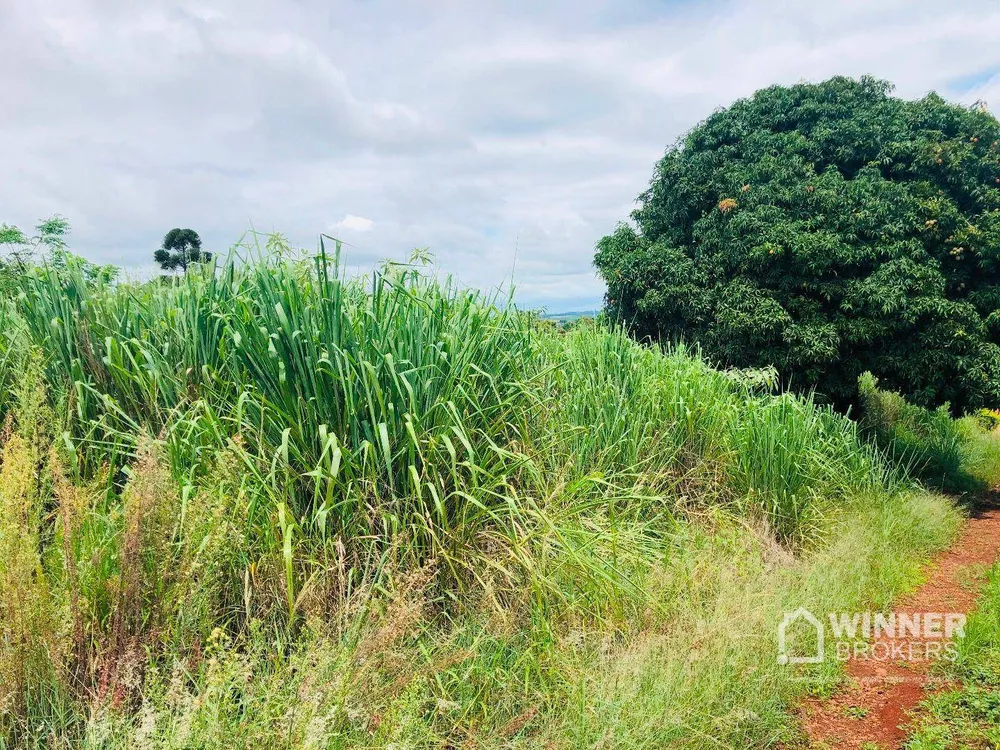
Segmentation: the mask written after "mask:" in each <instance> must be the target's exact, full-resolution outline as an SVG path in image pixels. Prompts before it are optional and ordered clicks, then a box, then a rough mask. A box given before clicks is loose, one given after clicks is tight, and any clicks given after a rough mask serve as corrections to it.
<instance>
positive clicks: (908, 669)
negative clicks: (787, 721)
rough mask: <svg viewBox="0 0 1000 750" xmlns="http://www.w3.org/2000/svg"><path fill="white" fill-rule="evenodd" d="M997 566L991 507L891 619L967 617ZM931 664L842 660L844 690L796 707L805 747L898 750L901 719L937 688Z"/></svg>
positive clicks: (997, 528) (997, 527) (911, 640)
mask: <svg viewBox="0 0 1000 750" xmlns="http://www.w3.org/2000/svg"><path fill="white" fill-rule="evenodd" d="M998 559H1000V509H996V508H995V507H994V508H993V509H991V510H984V511H982V512H980V513H978V514H976V515H974V516H973V517H972V518H970V519H969V521H968V522H967V524H966V525H965V528H964V529H963V531H962V533H961V536H960V537H959V539H958V541H957V542H956V543H955V544H954V545H953V546H952V547H951V548H950V549H948V550H947V551H946V552H945V553H943V554H942V555H941V556H940V557H939V558H938V559H937V560H936V561H935V562H934V564H933V566H932V570H931V575H930V578H928V580H927V582H926V583H925V584H924V585H923V586H921V587H920V588H919V589H918V590H917V591H916V592H914V593H913V594H912V595H910V596H908V597H906V598H904V599H903V600H901V601H900V604H899V607H898V608H897V609H896V615H897V617H899V615H903V614H905V615H913V614H914V613H925V612H939V613H948V612H958V613H968V612H970V611H971V610H972V609H973V606H974V604H975V601H976V598H977V596H978V595H979V591H980V588H981V583H982V581H983V575H984V573H985V572H986V570H987V569H988V568H989V566H991V565H992V564H993V563H994V562H995V561H997V560H998ZM881 641H885V643H884V646H885V647H891V646H892V645H895V646H898V647H901V648H902V649H903V651H902V653H904V654H905V653H914V652H915V653H918V654H922V653H926V651H925V649H927V648H928V645H929V641H926V640H924V639H922V638H920V637H907V638H905V639H896V640H895V641H886V639H881ZM881 641H880V643H879V645H880V646H882V645H883V643H882V642H881ZM932 648H933V647H932ZM882 653H883V654H884V653H888V652H887V651H885V650H883V651H882ZM893 653H899V652H895V651H894V652H893ZM931 663H932V662H931V661H929V660H926V659H916V660H910V661H904V660H898V661H892V660H890V659H880V660H871V659H852V660H851V661H849V662H848V664H847V666H846V672H847V676H848V678H849V682H848V684H847V686H846V687H845V688H843V689H842V690H841V691H840V692H839V693H837V694H836V695H834V696H833V697H832V698H829V699H826V700H822V699H810V700H807V701H806V702H805V703H804V704H803V706H802V709H801V718H802V724H803V727H804V729H805V731H806V734H807V736H808V738H809V747H812V748H837V750H860V749H861V748H865V750H868V749H869V748H875V747H878V748H883V749H885V750H888V748H899V747H902V743H903V742H904V740H905V739H906V731H905V729H904V727H905V726H906V724H907V722H908V721H909V712H910V711H911V710H912V709H913V708H915V707H916V705H917V704H918V703H920V702H921V701H922V700H923V699H924V698H925V697H926V696H927V695H928V694H929V693H930V692H933V691H934V690H935V689H939V688H941V687H942V684H941V682H940V681H939V680H938V679H937V678H934V677H933V676H932V675H931V674H930V666H931Z"/></svg>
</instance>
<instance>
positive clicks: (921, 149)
mask: <svg viewBox="0 0 1000 750" xmlns="http://www.w3.org/2000/svg"><path fill="white" fill-rule="evenodd" d="M891 90H892V87H891V86H890V84H888V83H886V82H884V81H878V80H874V79H871V78H862V79H860V80H852V79H849V78H840V77H838V78H833V79H831V80H829V81H826V82H824V83H820V84H799V85H796V86H791V87H782V86H774V87H771V88H768V89H764V90H762V91H759V92H757V93H756V94H755V95H754V96H752V97H751V98H749V99H743V100H740V101H737V102H736V103H735V104H733V105H732V106H731V107H729V108H728V109H725V110H722V111H719V112H717V113H715V114H713V115H712V116H711V117H709V118H708V119H707V120H705V121H704V122H703V123H701V124H700V125H698V126H697V127H695V128H694V129H693V130H692V131H691V132H690V133H688V134H687V135H686V136H685V137H684V138H682V139H681V140H680V141H679V142H678V143H677V144H676V145H675V146H673V147H672V148H670V149H668V150H667V152H666V154H665V156H664V157H663V159H662V160H661V161H660V162H659V163H658V164H657V166H656V170H655V173H654V176H653V179H652V181H651V183H650V187H649V189H648V190H647V191H646V192H645V193H643V194H642V195H641V196H640V197H639V206H638V208H637V209H636V210H635V211H634V213H633V214H632V218H633V220H634V225H633V224H621V225H619V226H618V228H617V230H616V231H615V232H614V233H613V234H611V235H609V236H607V237H604V238H603V239H602V240H601V241H600V242H599V243H598V247H597V254H596V258H595V264H596V266H597V268H598V270H599V272H600V274H601V275H602V276H603V278H604V279H605V281H606V282H607V287H608V293H607V298H606V307H607V311H608V312H609V313H610V314H611V316H612V318H614V319H618V320H621V321H623V322H624V323H625V324H626V325H628V326H630V327H631V329H632V330H633V332H634V333H635V334H636V335H638V336H640V337H643V338H652V339H655V340H671V339H686V340H689V341H691V340H694V341H697V342H699V343H700V344H701V345H702V347H703V350H704V351H705V352H706V354H707V355H708V356H709V357H710V358H712V359H713V360H715V361H716V362H718V363H719V364H722V365H731V366H737V367H747V366H762V365H773V366H775V367H777V369H778V371H779V372H780V373H781V375H782V377H783V378H784V379H785V381H786V382H788V383H790V384H791V385H792V386H793V387H795V386H798V387H803V388H806V387H808V388H816V389H817V391H819V392H820V393H822V394H826V395H827V396H828V397H830V398H831V399H832V400H834V401H835V402H838V403H840V404H847V403H850V402H851V401H852V400H853V398H854V395H855V393H856V390H857V378H858V375H859V374H861V373H862V372H864V371H866V370H868V371H871V372H873V373H875V374H876V375H877V376H878V377H879V378H880V380H881V381H882V383H884V384H885V385H886V387H888V388H890V389H893V390H899V391H902V392H903V393H905V394H906V395H908V396H909V397H910V398H912V399H913V400H915V401H917V402H919V403H921V404H924V405H935V404H940V403H942V402H944V401H950V402H951V404H952V406H953V407H954V408H956V409H964V408H968V407H972V406H978V405H1000V347H998V345H997V344H998V343H1000V313H998V308H1000V123H998V122H997V120H996V118H994V117H993V116H992V115H991V114H990V113H989V112H988V111H987V110H986V107H985V106H984V105H981V104H977V105H975V106H973V107H971V108H967V107H961V106H956V105H953V104H949V103H947V102H945V101H944V100H943V99H942V98H941V97H939V96H938V95H936V94H929V95H927V96H925V97H924V98H922V99H919V100H917V101H905V100H902V99H899V98H895V97H893V96H891V95H890V92H891Z"/></svg>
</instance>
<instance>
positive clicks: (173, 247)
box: [153, 229, 212, 273]
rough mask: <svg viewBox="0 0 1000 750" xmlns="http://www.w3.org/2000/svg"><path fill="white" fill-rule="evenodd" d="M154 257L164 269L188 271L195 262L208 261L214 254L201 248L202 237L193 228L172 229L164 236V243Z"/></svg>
mask: <svg viewBox="0 0 1000 750" xmlns="http://www.w3.org/2000/svg"><path fill="white" fill-rule="evenodd" d="M153 259H154V260H155V261H156V262H157V263H159V264H160V268H162V269H163V270H164V271H176V270H177V269H180V270H181V271H182V272H184V273H186V272H187V270H188V267H189V266H190V265H192V264H193V263H208V262H210V261H211V260H212V254H211V253H210V252H207V251H205V250H202V249H201V237H199V236H198V233H197V232H196V231H194V230H193V229H171V230H170V231H169V232H167V233H166V235H164V237H163V245H162V246H161V247H160V248H159V249H158V250H157V251H156V252H155V253H153Z"/></svg>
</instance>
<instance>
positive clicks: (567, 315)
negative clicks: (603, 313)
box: [542, 310, 597, 321]
mask: <svg viewBox="0 0 1000 750" xmlns="http://www.w3.org/2000/svg"><path fill="white" fill-rule="evenodd" d="M542 317H543V318H544V319H545V320H560V321H566V320H579V319H580V318H596V317H597V310H573V311H570V312H559V313H545V314H544V315H542Z"/></svg>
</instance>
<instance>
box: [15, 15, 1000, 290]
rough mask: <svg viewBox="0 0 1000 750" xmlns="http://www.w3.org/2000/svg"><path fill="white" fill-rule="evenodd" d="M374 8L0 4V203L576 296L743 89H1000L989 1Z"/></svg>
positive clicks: (994, 96)
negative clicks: (679, 144)
mask: <svg viewBox="0 0 1000 750" xmlns="http://www.w3.org/2000/svg"><path fill="white" fill-rule="evenodd" d="M388 7H389V6H388V5H386V4H385V3H383V2H377V1H373V2H364V3H360V2H350V3H348V2H342V3H333V4H331V3H325V2H321V1H320V0H267V1H265V0H193V1H192V2H188V3H187V4H185V3H176V2H173V1H172V0H148V1H147V2H144V3H140V4H136V3H128V2H124V1H123V0H36V1H35V2H31V3H26V2H24V3H15V2H10V3H0V28H3V29H4V32H5V34H4V39H5V43H4V44H3V45H2V46H0V90H3V91H4V106H3V108H2V109H0V164H3V165H4V172H3V176H2V178H0V220H5V221H9V222H16V223H18V224H21V225H23V226H28V227H30V226H33V225H34V223H35V222H36V221H37V219H38V218H40V217H41V216H45V215H48V214H51V213H55V212H59V213H62V214H64V215H66V216H68V217H69V218H70V219H71V220H72V222H73V225H74V233H73V235H72V239H73V242H74V244H75V246H76V247H77V249H79V250H80V251H82V252H83V253H84V254H86V255H88V256H90V257H92V258H94V259H96V260H101V261H114V262H118V263H122V264H124V265H127V266H136V265H141V264H143V263H147V262H148V260H149V258H150V256H151V253H152V249H153V248H155V247H156V246H157V245H158V244H159V241H160V239H161V238H162V236H163V233H164V232H165V231H166V230H167V229H169V228H171V227H174V226H190V227H192V228H194V229H196V230H197V231H198V232H199V233H200V234H201V235H202V237H203V239H204V241H205V243H206V246H207V247H208V248H209V249H212V250H219V249H224V248H225V246H226V245H228V244H229V243H231V242H233V241H235V240H236V239H238V237H239V236H240V235H241V233H242V232H243V230H245V229H246V228H247V227H248V226H249V225H250V224H251V223H252V224H253V225H254V226H255V227H257V228H258V229H263V228H272V227H273V228H274V229H276V230H278V231H281V232H284V233H285V234H287V235H288V236H289V237H290V238H291V239H292V240H293V241H294V242H297V243H299V244H301V245H303V246H313V245H314V243H315V237H316V235H317V234H318V233H319V232H320V231H322V230H323V229H324V228H328V227H329V226H330V221H331V217H335V216H343V217H344V219H343V220H341V222H340V223H339V224H338V225H337V226H338V227H339V228H341V229H343V230H345V231H346V232H350V234H351V236H350V237H348V238H347V241H348V242H349V243H350V245H349V246H348V248H347V253H348V259H349V261H350V262H351V263H352V264H353V265H356V266H365V265H367V264H371V263H374V262H376V261H378V260H379V259H381V258H383V257H394V258H405V257H407V256H408V254H409V252H410V250H411V249H412V248H413V247H424V246H429V247H430V249H431V252H432V253H433V254H434V255H435V257H436V258H437V260H438V262H439V263H440V264H441V266H442V268H443V269H444V270H446V271H449V272H452V273H455V274H456V275H457V276H458V277H459V278H460V279H461V280H462V281H463V282H465V283H468V284H475V285H480V286H484V287H489V286H492V285H494V284H497V283H498V280H500V279H505V278H509V277H510V273H511V270H512V269H513V270H514V279H515V282H516V283H517V285H518V290H519V291H518V297H519V299H520V300H521V301H523V302H525V303H526V304H541V303H547V304H548V305H549V307H550V308H553V309H555V308H563V309H572V308H577V309H579V308H586V307H593V306H594V305H595V304H596V303H597V302H598V301H599V298H600V296H601V293H602V286H601V284H600V282H599V280H598V279H597V278H596V277H595V276H594V273H593V270H592V268H591V259H592V256H593V246H594V243H595V241H596V240H597V239H599V238H600V237H601V236H602V235H603V234H605V233H607V232H608V231H610V230H611V229H612V228H613V227H614V225H615V222H616V221H618V220H620V219H623V218H625V217H626V216H627V215H628V212H629V210H630V209H631V207H632V204H633V201H634V199H635V196H636V195H637V194H638V193H640V192H641V191H642V190H643V189H644V188H645V186H646V184H647V183H648V180H649V177H650V175H651V174H652V169H653V165H654V162H655V161H656V159H657V158H658V157H659V156H660V155H661V154H662V152H663V149H664V147H666V146H667V145H669V144H670V143H672V142H673V141H674V140H675V139H676V138H677V137H678V136H679V135H680V134H682V133H683V132H684V131H686V130H687V129H689V128H690V127H692V126H693V125H694V124H696V123H697V122H698V121H699V120H701V119H703V118H704V117H706V116H707V115H708V114H710V113H711V112H712V111H713V110H714V109H715V108H717V107H721V106H726V105H727V104H729V103H731V102H732V101H733V99H735V98H737V97H741V96H747V95H749V94H751V93H753V91H754V90H756V89H757V88H760V87H763V86H767V85H770V84H772V83H786V84H787V83H794V82H795V81H798V80H800V79H807V80H822V79H824V78H827V77H829V76H831V75H835V74H838V73H843V74H848V75H861V74H872V75H875V76H878V77H882V78H887V79H889V80H891V81H894V82H895V83H896V84H897V87H898V89H897V90H898V93H899V94H900V95H903V96H907V97H914V96H920V95H922V94H924V93H925V92H927V91H928V90H931V89H935V90H938V91H939V92H940V93H942V94H943V95H944V96H946V97H949V98H952V99H954V100H957V101H961V102H966V103H971V102H973V101H975V100H976V99H980V98H985V99H986V100H987V101H988V102H989V103H990V104H992V105H993V106H994V110H995V111H996V110H997V109H1000V45H997V44H996V40H997V39H1000V3H998V2H997V1H996V0H954V1H953V2H949V3H947V4H945V5H942V4H941V3H940V2H938V0H846V1H845V2H837V3H823V4H817V3H788V2H785V0H751V1H748V2H735V1H732V2H723V1H720V0H712V1H710V2H703V3H679V4H671V3H663V2H660V0H618V1H617V2H611V1H610V0H554V1H553V2H551V3H545V4H540V3H536V2H529V0H503V1H502V2H501V0H477V2H475V3H462V2H458V0H449V1H448V2H445V3H444V4H437V5H434V6H433V8H434V10H431V9H430V8H431V6H428V5H427V4H426V3H424V2H422V0H397V1H396V2H393V3H392V4H391V12H388ZM361 207H363V208H361ZM351 210H354V211H358V210H362V212H363V213H364V214H366V215H368V216H376V217H378V221H377V222H372V221H371V220H370V219H365V218H364V217H363V216H358V215H355V214H350V213H349V211H351ZM515 251H516V254H517V263H516V265H515V264H514V255H515Z"/></svg>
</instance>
